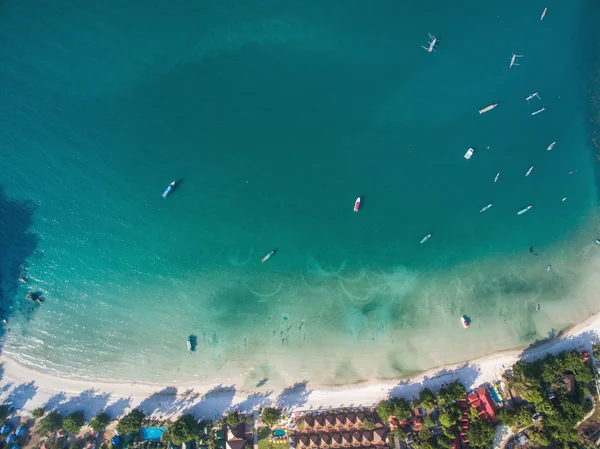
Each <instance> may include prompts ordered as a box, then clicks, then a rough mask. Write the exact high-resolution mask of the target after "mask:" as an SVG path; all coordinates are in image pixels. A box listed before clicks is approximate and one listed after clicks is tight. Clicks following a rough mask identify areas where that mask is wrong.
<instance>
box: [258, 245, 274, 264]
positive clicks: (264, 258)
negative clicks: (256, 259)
mask: <svg viewBox="0 0 600 449" xmlns="http://www.w3.org/2000/svg"><path fill="white" fill-rule="evenodd" d="M276 252H277V248H275V249H272V250H271V251H269V254H267V255H266V256H265V257H263V258H262V259H261V262H266V261H267V260H269V259H270V258H271V257H273V254H275V253H276Z"/></svg>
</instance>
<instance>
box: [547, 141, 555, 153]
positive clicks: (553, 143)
mask: <svg viewBox="0 0 600 449" xmlns="http://www.w3.org/2000/svg"><path fill="white" fill-rule="evenodd" d="M554 145H556V142H552V143H551V144H550V145H548V148H546V149H547V150H548V151H550V150H552V148H554Z"/></svg>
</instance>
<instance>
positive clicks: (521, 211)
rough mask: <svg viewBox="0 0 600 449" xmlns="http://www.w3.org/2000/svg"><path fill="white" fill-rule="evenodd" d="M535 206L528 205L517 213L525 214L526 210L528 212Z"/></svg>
mask: <svg viewBox="0 0 600 449" xmlns="http://www.w3.org/2000/svg"><path fill="white" fill-rule="evenodd" d="M532 207H533V206H527V207H526V208H524V209H521V210H520V211H519V212H517V215H523V214H524V213H525V212H527V211H528V210H529V209H531V208H532Z"/></svg>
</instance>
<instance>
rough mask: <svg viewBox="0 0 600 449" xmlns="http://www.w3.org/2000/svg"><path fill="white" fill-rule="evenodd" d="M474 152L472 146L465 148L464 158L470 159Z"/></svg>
mask: <svg viewBox="0 0 600 449" xmlns="http://www.w3.org/2000/svg"><path fill="white" fill-rule="evenodd" d="M474 152H475V150H474V149H473V148H469V149H468V150H467V152H466V153H465V159H467V160H469V159H471V156H473V153H474Z"/></svg>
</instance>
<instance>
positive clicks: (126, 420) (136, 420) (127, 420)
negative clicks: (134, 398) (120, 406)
mask: <svg viewBox="0 0 600 449" xmlns="http://www.w3.org/2000/svg"><path fill="white" fill-rule="evenodd" d="M145 416H146V415H145V414H144V412H142V411H141V410H139V409H137V408H134V409H133V410H131V411H130V412H129V413H127V414H126V415H125V416H123V417H122V418H121V419H120V420H119V422H118V424H117V432H119V434H121V435H127V434H130V433H134V432H139V431H140V430H141V429H142V420H143V419H144V417H145Z"/></svg>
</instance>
